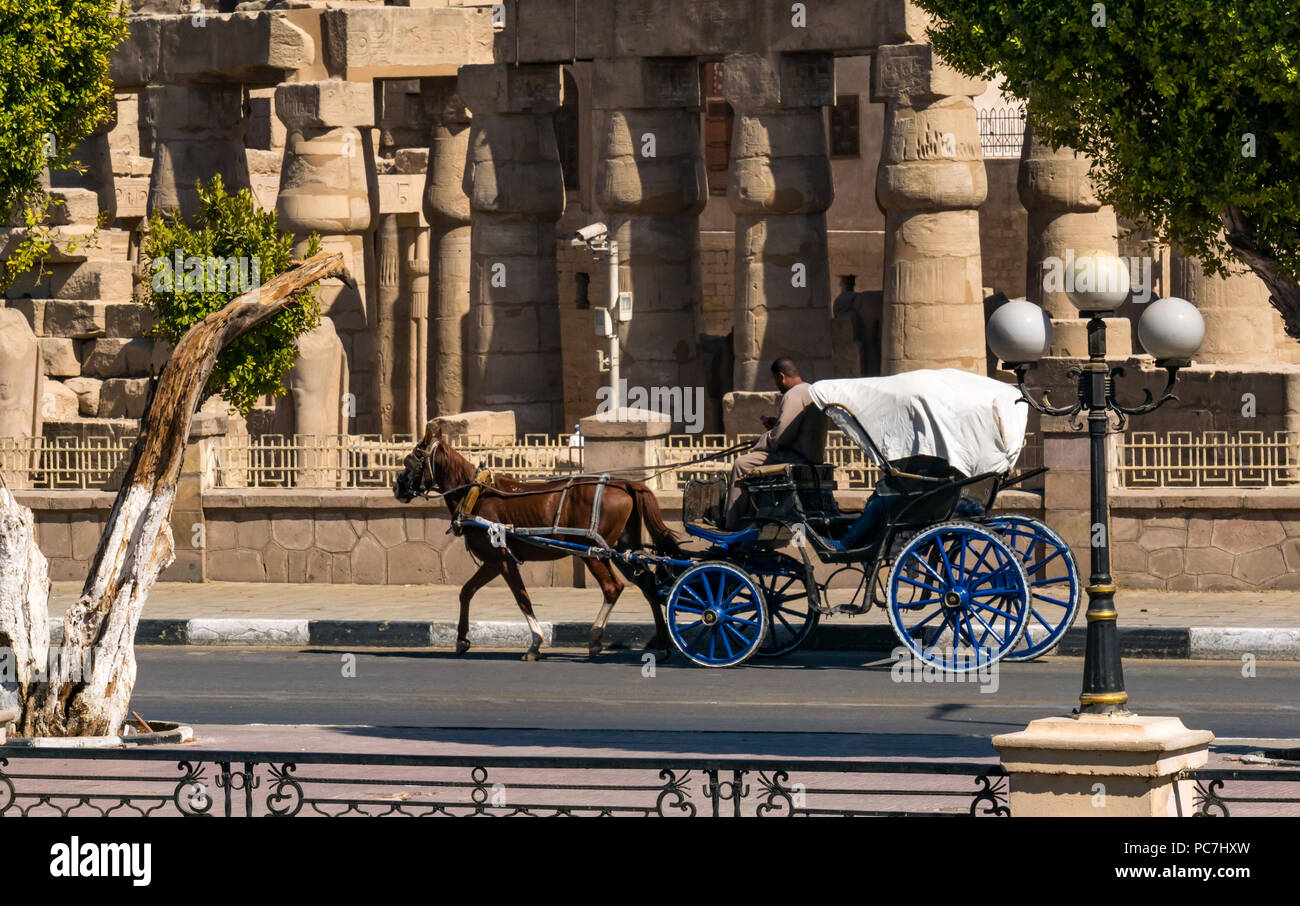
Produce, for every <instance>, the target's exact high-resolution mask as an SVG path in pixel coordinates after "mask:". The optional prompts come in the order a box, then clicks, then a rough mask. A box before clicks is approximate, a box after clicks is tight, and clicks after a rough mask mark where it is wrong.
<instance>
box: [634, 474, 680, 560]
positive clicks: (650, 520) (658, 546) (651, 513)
mask: <svg viewBox="0 0 1300 906" xmlns="http://www.w3.org/2000/svg"><path fill="white" fill-rule="evenodd" d="M628 493H630V494H631V495H632V518H631V519H629V520H628V525H627V531H628V534H629V535H630V536H631V538H632V543H633V544H635V545H636V546H637V547H640V546H641V526H642V525H644V526H645V527H646V529H648V530H649V532H650V537H651V539H652V540H653V541H654V549H655V552H656V553H660V554H667V555H670V556H672V555H677V554H680V553H681V552H682V549H681V547H680V545H679V544H678V541H677V535H676V534H674V533H673V530H672V529H670V528H669V527H668V524H667V523H665V522H664V517H663V515H662V514H661V513H660V512H659V501H658V500H656V499H655V495H654V492H653V491H651V490H650V489H649V488H647V487H646V486H645V485H643V484H641V483H640V482H629V483H628Z"/></svg>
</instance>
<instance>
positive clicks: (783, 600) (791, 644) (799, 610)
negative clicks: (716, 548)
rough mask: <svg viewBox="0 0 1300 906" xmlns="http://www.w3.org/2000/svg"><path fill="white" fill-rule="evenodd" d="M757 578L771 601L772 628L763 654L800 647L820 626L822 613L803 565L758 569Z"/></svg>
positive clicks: (766, 599)
mask: <svg viewBox="0 0 1300 906" xmlns="http://www.w3.org/2000/svg"><path fill="white" fill-rule="evenodd" d="M754 578H755V579H756V580H757V581H758V586H759V588H760V589H762V592H763V600H764V601H766V602H767V616H768V624H769V625H768V630H767V635H766V636H764V638H763V645H762V647H761V648H759V649H758V656H759V657H781V656H782V655H786V654H789V653H790V652H792V651H794V650H795V649H797V648H798V647H799V646H800V645H802V644H803V643H804V642H806V641H808V639H809V637H810V636H811V635H812V634H813V632H814V631H816V629H817V624H818V623H819V622H820V620H821V614H820V613H818V612H817V611H816V610H814V609H813V606H812V602H811V601H809V600H808V589H807V587H806V586H805V585H804V581H803V566H802V565H798V566H774V567H772V568H770V569H755V570H754Z"/></svg>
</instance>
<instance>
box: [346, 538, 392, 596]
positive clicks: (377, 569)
mask: <svg viewBox="0 0 1300 906" xmlns="http://www.w3.org/2000/svg"><path fill="white" fill-rule="evenodd" d="M351 558H352V581H353V582H355V583H357V584H358V585H383V584H384V583H385V582H387V581H388V572H387V561H386V554H385V552H384V547H383V545H381V544H380V543H379V542H378V541H376V540H375V539H374V538H372V537H370V536H369V535H366V536H364V537H362V538H361V540H359V541H358V542H357V544H356V547H354V548H353V549H352V553H351Z"/></svg>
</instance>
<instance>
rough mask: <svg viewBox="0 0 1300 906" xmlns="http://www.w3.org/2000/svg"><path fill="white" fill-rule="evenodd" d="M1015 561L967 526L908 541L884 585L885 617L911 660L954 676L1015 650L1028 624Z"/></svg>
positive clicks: (983, 531)
mask: <svg viewBox="0 0 1300 906" xmlns="http://www.w3.org/2000/svg"><path fill="white" fill-rule="evenodd" d="M1028 586H1029V582H1028V578H1027V577H1026V575H1025V570H1024V567H1023V566H1021V562H1020V557H1019V555H1017V554H1016V552H1015V551H1014V550H1012V549H1011V547H1010V545H1008V544H1007V543H1006V542H1005V541H1003V540H1002V539H1001V538H1000V537H999V536H998V535H997V533H996V532H994V531H992V530H991V529H988V528H985V527H983V526H979V525H973V524H971V523H966V522H949V523H944V524H942V525H936V526H933V527H931V528H928V529H926V530H925V531H923V532H920V533H918V534H917V535H916V536H915V537H913V538H912V539H911V540H910V541H909V542H908V543H907V545H906V546H905V547H904V548H903V549H902V551H901V552H900V553H899V555H898V559H897V560H895V561H894V566H893V568H892V569H891V570H890V572H889V579H888V581H887V583H886V592H887V597H888V599H889V600H888V605H887V612H888V614H889V622H890V625H891V626H893V628H894V632H895V633H896V634H897V635H898V638H899V640H900V641H901V642H902V643H903V645H904V646H906V647H907V649H908V650H909V651H911V653H912V655H913V656H914V657H917V658H919V659H920V660H921V661H923V662H924V663H926V664H929V665H931V666H933V667H937V668H939V669H941V670H945V671H949V672H953V673H965V672H968V671H971V670H978V669H982V668H984V667H988V666H989V665H991V664H994V663H996V662H997V661H999V660H1001V659H1002V658H1003V657H1005V656H1006V655H1007V654H1008V653H1009V652H1011V651H1013V650H1014V649H1015V646H1016V643H1017V642H1018V641H1019V640H1020V636H1021V635H1022V634H1023V633H1024V631H1025V625H1026V623H1027V622H1028V618H1029V587H1028Z"/></svg>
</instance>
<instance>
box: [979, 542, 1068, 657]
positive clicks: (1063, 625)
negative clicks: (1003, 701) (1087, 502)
mask: <svg viewBox="0 0 1300 906" xmlns="http://www.w3.org/2000/svg"><path fill="white" fill-rule="evenodd" d="M987 524H988V526H989V527H990V528H992V529H994V530H995V531H997V532H998V533H999V534H1000V535H1002V538H1003V540H1004V541H1006V542H1007V544H1009V545H1011V549H1012V550H1014V551H1015V552H1016V553H1017V554H1019V555H1020V558H1021V562H1022V563H1023V565H1024V567H1025V575H1027V576H1028V577H1029V597H1030V601H1029V603H1030V608H1031V609H1030V613H1029V622H1028V623H1027V624H1026V625H1025V634H1024V635H1023V636H1022V637H1021V639H1020V642H1019V643H1017V645H1016V647H1015V649H1014V650H1013V651H1012V652H1011V653H1010V654H1008V655H1007V660H1008V661H1032V660H1033V659H1034V658H1037V657H1042V656H1043V655H1044V654H1047V653H1048V652H1049V651H1051V650H1052V649H1054V648H1055V647H1056V646H1057V645H1059V644H1060V643H1061V639H1062V638H1063V637H1064V636H1065V633H1066V630H1068V629H1069V628H1070V627H1071V626H1072V625H1074V620H1075V617H1076V616H1078V613H1079V601H1080V599H1081V597H1082V595H1081V593H1080V582H1079V568H1078V566H1077V565H1076V564H1075V561H1074V554H1073V553H1072V552H1071V551H1070V546H1069V545H1068V544H1066V543H1065V541H1063V540H1062V539H1061V536H1060V535H1058V534H1056V532H1054V531H1052V530H1051V529H1049V528H1048V527H1047V526H1045V525H1043V523H1041V522H1039V521H1038V520H1037V519H1031V518H1029V517H1028V516H998V517H996V518H993V519H990V520H989V521H988V523H987Z"/></svg>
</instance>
